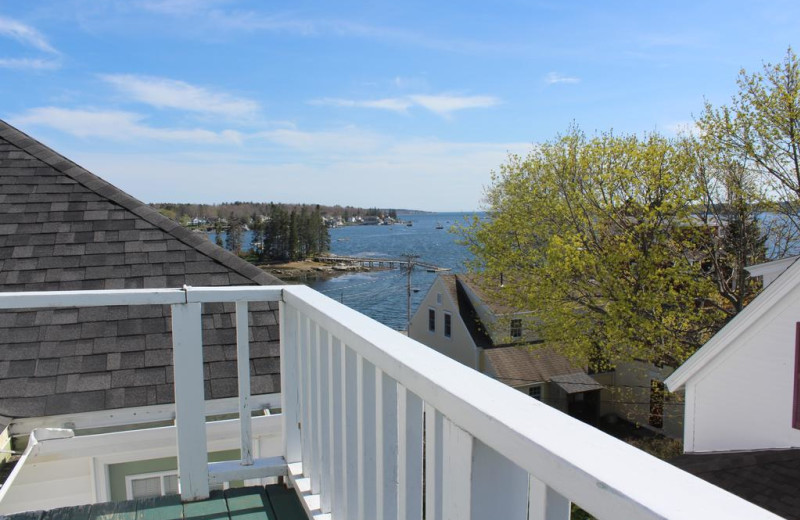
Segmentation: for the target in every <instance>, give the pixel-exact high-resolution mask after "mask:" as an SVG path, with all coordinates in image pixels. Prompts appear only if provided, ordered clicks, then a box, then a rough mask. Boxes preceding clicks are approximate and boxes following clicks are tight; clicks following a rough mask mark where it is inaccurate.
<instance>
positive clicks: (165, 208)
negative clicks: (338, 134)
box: [150, 201, 425, 222]
mask: <svg viewBox="0 0 800 520" xmlns="http://www.w3.org/2000/svg"><path fill="white" fill-rule="evenodd" d="M150 206H151V207H153V208H155V209H156V210H158V211H159V212H160V213H162V214H163V215H165V216H167V217H169V218H171V219H173V220H176V221H178V222H181V221H185V220H186V219H187V218H188V219H189V220H191V219H194V218H199V219H205V220H212V221H213V220H216V219H219V218H224V219H226V220H227V219H230V218H236V219H240V220H245V221H247V220H250V219H252V218H253V217H254V216H263V215H268V214H269V213H270V211H271V210H270V207H271V206H278V207H280V208H281V209H283V210H284V211H286V212H287V213H292V212H293V211H294V212H298V213H299V212H300V211H301V210H302V208H304V207H305V208H317V207H319V211H320V213H321V214H322V215H323V216H326V217H332V218H337V217H341V218H343V219H345V220H346V219H348V218H350V217H358V216H361V217H368V216H380V215H393V216H396V215H397V214H398V213H402V214H417V213H425V212H424V211H417V210H410V209H386V208H384V209H382V208H375V207H373V208H361V207H355V206H339V205H336V206H326V205H324V204H286V203H277V202H241V201H235V202H222V203H220V204H192V203H176V202H154V203H151V204H150Z"/></svg>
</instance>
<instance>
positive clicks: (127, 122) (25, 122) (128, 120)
mask: <svg viewBox="0 0 800 520" xmlns="http://www.w3.org/2000/svg"><path fill="white" fill-rule="evenodd" d="M144 119H145V117H144V116H142V115H141V114H136V113H133V112H124V111H113V110H77V109H66V108H58V107H39V108H33V109H30V110H28V111H27V112H25V113H24V114H21V115H19V116H16V117H12V118H11V121H12V124H14V125H19V126H44V127H49V128H54V129H56V130H59V131H61V132H64V133H67V134H70V135H74V136H76V137H81V138H86V137H99V138H103V139H108V140H113V141H129V140H136V139H146V140H155V141H183V142H190V143H199V144H239V143H241V141H242V135H241V134H240V133H239V132H236V131H233V130H223V131H221V132H213V131H211V130H205V129H201V128H191V129H181V128H157V127H153V126H148V125H146V124H144V123H143V120H144Z"/></svg>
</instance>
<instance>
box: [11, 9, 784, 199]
mask: <svg viewBox="0 0 800 520" xmlns="http://www.w3.org/2000/svg"><path fill="white" fill-rule="evenodd" d="M762 4H763V5H762ZM797 20H800V2H796V1H771V2H752V1H728V2H698V1H692V2H684V1H674V2H614V1H606V2H577V1H576V2H567V1H558V2H556V1H554V2H535V1H509V2H485V1H466V0H465V1H461V2H416V1H405V2H384V1H373V2H363V3H362V2H350V1H347V0H344V1H338V2H306V1H293V2H283V1H271V2H264V1H256V0H53V1H37V0H26V1H19V0H0V118H2V119H4V120H6V121H8V122H10V123H12V124H14V125H15V126H18V127H19V128H21V129H22V130H24V131H26V132H28V133H29V134H31V135H32V136H33V137H35V138H37V139H39V140H41V141H43V142H44V143H46V144H48V145H49V146H52V147H53V148H55V149H56V150H57V151H59V152H61V153H63V154H64V155H66V156H67V157H69V158H71V159H73V160H75V161H76V162H78V163H79V164H81V165H82V166H84V167H86V168H88V169H89V170H90V171H92V172H94V173H96V174H98V175H100V176H101V177H103V178H105V179H106V180H108V181H109V182H111V183H113V184H115V185H117V186H119V187H120V188H122V189H124V190H126V191H128V192H129V193H130V194H131V195H133V196H135V197H137V198H139V199H141V200H144V201H147V202H160V201H177V202H209V203H213V202H223V201H231V200H257V201H277V202H308V203H323V204H342V205H354V206H369V207H371V206H378V207H388V208H414V209H424V210H434V211H436V210H438V211H457V210H473V209H478V208H479V207H480V206H481V199H482V196H483V190H484V187H485V186H487V185H488V184H489V182H490V172H491V171H492V170H493V169H497V167H498V166H499V165H500V164H501V163H502V162H503V161H504V160H505V158H506V156H507V155H508V153H526V152H527V151H528V150H529V149H530V148H531V146H532V145H533V143H536V142H541V141H543V140H547V139H551V138H553V137H554V136H555V135H556V134H558V133H559V132H563V131H565V130H566V129H567V128H568V126H569V125H570V124H571V123H572V122H576V123H577V124H578V125H579V126H580V127H581V128H583V129H584V130H586V131H587V132H589V133H592V132H594V131H604V130H609V129H613V130H614V131H615V132H636V133H641V132H647V131H653V130H657V131H660V132H663V133H666V134H669V135H672V134H674V133H675V131H676V129H678V128H680V127H681V126H685V125H687V124H691V122H692V118H693V116H696V115H698V114H699V113H700V111H701V110H702V107H703V102H704V100H708V101H711V102H712V103H717V104H718V103H725V102H727V101H728V100H729V99H730V97H731V95H733V93H734V92H735V91H736V77H737V74H738V72H739V70H740V69H741V68H746V69H747V70H749V71H756V70H758V69H759V68H760V67H761V64H762V62H764V61H767V62H777V61H780V60H781V59H782V58H783V56H784V54H785V52H786V49H787V47H789V46H793V47H794V48H795V49H797V48H798V39H800V37H799V36H798V35H799V34H800V32H799V31H798V30H797Z"/></svg>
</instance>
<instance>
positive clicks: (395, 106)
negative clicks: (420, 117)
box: [309, 98, 414, 112]
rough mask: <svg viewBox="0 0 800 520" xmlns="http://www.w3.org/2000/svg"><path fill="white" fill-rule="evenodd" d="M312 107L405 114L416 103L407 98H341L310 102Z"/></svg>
mask: <svg viewBox="0 0 800 520" xmlns="http://www.w3.org/2000/svg"><path fill="white" fill-rule="evenodd" d="M309 104H310V105H321V106H332V107H342V108H378V109H382V110H391V111H393V112H405V111H406V110H408V109H409V108H410V107H411V106H412V105H413V104H414V103H413V102H412V101H411V100H410V99H407V98H385V99H372V100H360V101H359V100H355V99H341V98H321V99H313V100H311V101H309Z"/></svg>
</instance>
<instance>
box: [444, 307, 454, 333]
mask: <svg viewBox="0 0 800 520" xmlns="http://www.w3.org/2000/svg"><path fill="white" fill-rule="evenodd" d="M451 319H452V317H451V316H450V313H447V312H445V313H444V337H445V338H449V337H450V335H451V334H452V326H451V322H450V320H451Z"/></svg>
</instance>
